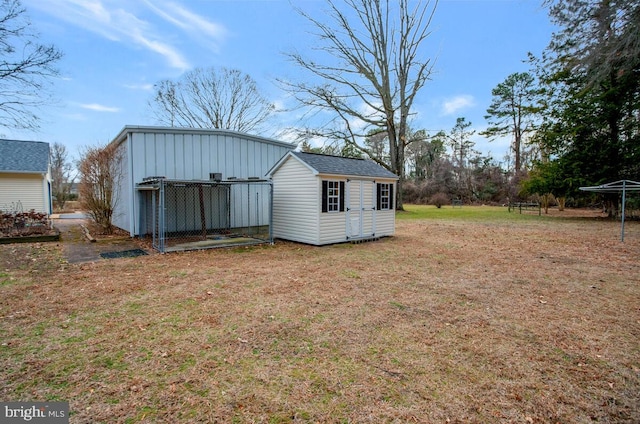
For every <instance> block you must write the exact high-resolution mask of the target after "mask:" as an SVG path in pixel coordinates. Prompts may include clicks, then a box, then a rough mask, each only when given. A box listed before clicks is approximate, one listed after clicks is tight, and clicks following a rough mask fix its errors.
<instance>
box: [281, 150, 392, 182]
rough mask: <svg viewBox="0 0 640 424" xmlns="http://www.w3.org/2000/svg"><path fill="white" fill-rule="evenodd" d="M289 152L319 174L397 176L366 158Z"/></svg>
mask: <svg viewBox="0 0 640 424" xmlns="http://www.w3.org/2000/svg"><path fill="white" fill-rule="evenodd" d="M291 154H292V155H295V156H296V157H297V158H298V159H300V160H301V161H302V162H304V163H306V164H307V165H309V166H310V167H311V168H313V169H315V170H316V171H317V172H318V173H319V174H329V175H353V176H363V177H378V178H396V179H397V178H398V177H397V175H395V174H394V173H393V172H390V171H388V170H387V169H385V168H383V167H382V166H380V165H378V164H377V163H375V162H374V161H372V160H368V159H354V158H345V157H341V156H329V155H321V154H316V153H307V152H291Z"/></svg>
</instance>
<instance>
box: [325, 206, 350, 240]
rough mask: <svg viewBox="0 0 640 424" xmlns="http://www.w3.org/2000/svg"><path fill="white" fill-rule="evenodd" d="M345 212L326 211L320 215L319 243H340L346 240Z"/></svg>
mask: <svg viewBox="0 0 640 424" xmlns="http://www.w3.org/2000/svg"><path fill="white" fill-rule="evenodd" d="M346 217H347V214H346V212H327V213H323V214H322V215H321V217H320V242H319V244H332V243H342V242H344V241H347V234H346V228H347V221H346Z"/></svg>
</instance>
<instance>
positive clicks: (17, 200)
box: [0, 173, 50, 214]
mask: <svg viewBox="0 0 640 424" xmlns="http://www.w3.org/2000/svg"><path fill="white" fill-rule="evenodd" d="M48 190H49V187H48V184H47V180H46V179H45V178H44V176H43V175H40V174H26V173H0V210H1V211H11V212H28V211H30V210H31V209H33V210H35V211H36V212H41V213H46V214H48V213H50V211H49V205H48V202H47V198H48V196H47V194H48ZM18 205H20V206H21V208H22V210H21V211H20V210H16V209H17V208H18Z"/></svg>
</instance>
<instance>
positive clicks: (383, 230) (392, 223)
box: [376, 210, 396, 237]
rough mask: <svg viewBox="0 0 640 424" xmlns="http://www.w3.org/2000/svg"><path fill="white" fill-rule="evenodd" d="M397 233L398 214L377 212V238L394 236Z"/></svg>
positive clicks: (392, 211) (391, 211)
mask: <svg viewBox="0 0 640 424" xmlns="http://www.w3.org/2000/svg"><path fill="white" fill-rule="evenodd" d="M395 232H396V212H395V211H394V210H390V211H377V213H376V236H377V237H385V236H392V235H394V234H395Z"/></svg>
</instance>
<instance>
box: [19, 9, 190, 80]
mask: <svg viewBox="0 0 640 424" xmlns="http://www.w3.org/2000/svg"><path fill="white" fill-rule="evenodd" d="M30 3H31V2H30ZM132 4H133V5H135V3H134V2H124V3H122V2H119V1H118V0H47V1H37V2H36V1H34V2H33V7H36V8H38V9H41V10H43V11H45V12H46V13H49V14H50V15H53V16H55V17H57V18H58V19H61V20H63V21H66V22H68V23H71V24H73V25H76V26H79V27H81V28H84V29H86V30H88V31H90V32H93V33H95V34H98V35H100V36H102V37H104V38H106V39H108V40H111V41H113V42H119V43H124V44H126V43H131V44H132V45H133V46H137V47H141V48H144V49H147V50H149V51H152V52H154V53H157V54H159V55H161V56H162V57H164V59H165V60H167V61H168V63H169V65H170V66H171V67H173V68H177V69H180V70H186V69H188V68H189V63H188V62H187V60H186V59H185V58H184V57H183V56H182V54H180V52H179V51H178V49H177V48H175V47H174V46H172V45H171V44H169V43H168V42H166V41H164V40H163V39H162V36H161V35H159V33H158V32H156V31H154V29H153V26H152V25H151V24H150V23H149V22H148V21H146V20H144V19H140V18H138V17H137V16H136V15H135V14H134V13H132V12H131V11H129V10H127V9H125V7H126V8H128V9H131V8H132Z"/></svg>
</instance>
